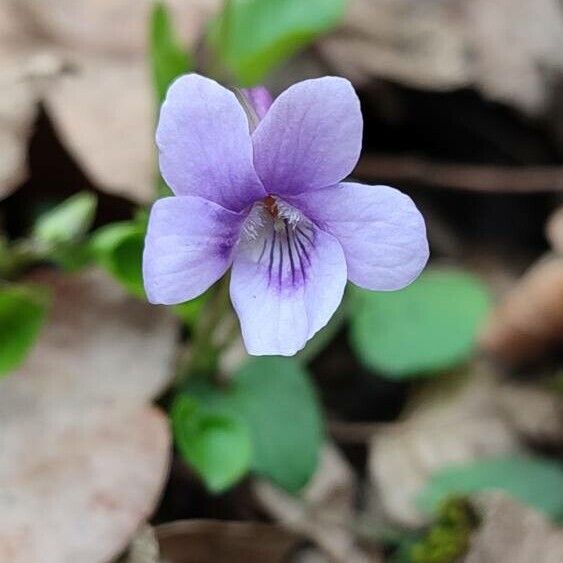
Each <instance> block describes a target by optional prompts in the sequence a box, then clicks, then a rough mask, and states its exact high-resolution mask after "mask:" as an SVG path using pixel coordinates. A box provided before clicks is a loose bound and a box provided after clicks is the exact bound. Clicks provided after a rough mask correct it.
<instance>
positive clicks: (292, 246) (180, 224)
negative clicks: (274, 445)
mask: <svg viewBox="0 0 563 563" xmlns="http://www.w3.org/2000/svg"><path fill="white" fill-rule="evenodd" d="M244 95H245V96H246V100H245V102H246V103H245V104H241V103H240V102H239V100H237V97H236V96H235V94H234V93H233V92H231V91H229V90H227V89H226V88H223V87H222V86H220V85H219V84H217V83H216V82H214V81H213V80H210V79H208V78H204V77H202V76H199V75H197V74H190V75H187V76H183V77H181V78H179V79H178V80H176V82H174V84H173V85H172V86H171V87H170V89H169V91H168V95H167V97H166V101H165V102H164V104H163V106H162V110H161V113H160V122H159V124H158V130H157V134H156V139H157V144H158V147H159V149H160V169H161V172H162V175H163V177H164V179H165V180H166V182H167V183H168V185H169V186H170V188H171V189H172V191H173V192H174V194H175V197H168V198H164V199H161V200H159V201H157V202H156V203H155V204H154V206H153V208H152V211H151V215H150V220H149V226H148V233H147V238H146V245H145V252H144V259H143V262H144V263H143V270H144V272H143V274H144V281H145V288H146V292H147V295H148V298H149V300H150V301H151V302H152V303H157V304H166V305H171V304H176V303H181V302H184V301H188V300H189V299H193V298H194V297H197V296H198V295H200V294H201V293H203V292H204V291H205V290H206V289H207V288H209V287H210V286H211V285H212V284H213V283H214V282H216V281H217V280H218V279H219V278H221V276H223V274H225V272H226V271H227V270H228V269H229V267H231V266H232V273H231V280H230V294H231V300H232V303H233V305H234V308H235V310H236V312H237V314H238V316H239V319H240V323H241V329H242V335H243V338H244V342H245V345H246V348H247V350H248V352H249V353H250V354H254V355H262V354H271V355H284V356H289V355H293V354H295V353H296V352H298V351H299V350H300V349H301V348H303V347H304V346H305V344H306V342H307V341H308V340H309V339H310V338H311V337H312V336H313V335H314V334H315V333H316V332H317V331H318V330H320V329H321V328H322V327H323V326H325V325H326V323H327V322H328V321H329V319H330V317H331V316H332V315H333V313H334V312H335V310H336V309H337V307H338V305H339V304H340V301H341V300H342V296H343V293H344V288H345V286H346V280H347V279H349V280H350V281H351V282H353V283H354V284H356V285H358V286H360V287H363V288H366V289H370V290H379V291H391V290H396V289H400V288H402V287H405V286H406V285H408V284H409V283H411V282H412V281H413V280H414V279H416V277H417V276H418V275H419V274H420V272H421V271H422V269H423V268H424V266H425V264H426V261H427V259H428V243H427V240H426V229H425V224H424V219H423V218H422V215H421V214H420V212H419V211H418V210H417V208H416V207H415V205H414V203H413V202H412V200H411V199H410V198H409V197H408V196H406V195H404V194H402V193H401V192H400V191H398V190H396V189H394V188H390V187H387V186H365V185H361V184H357V183H351V182H350V183H349V182H342V180H343V179H344V178H346V177H347V176H348V175H349V174H350V173H351V172H352V170H353V169H354V167H355V165H356V163H357V161H358V158H359V156H360V151H361V147H362V129H363V121H362V114H361V110H360V102H359V100H358V97H357V95H356V93H355V91H354V89H353V87H352V85H351V84H350V83H349V82H348V81H347V80H345V79H342V78H334V77H325V78H320V79H316V80H306V81H304V82H300V83H298V84H295V85H294V86H292V87H290V88H289V89H288V90H286V91H285V92H284V93H283V94H281V95H280V96H279V97H278V98H277V99H276V100H275V101H273V103H272V100H271V97H270V96H269V93H268V92H267V91H266V90H265V89H261V88H258V89H252V90H250V91H246V92H245V94H244ZM243 105H246V106H248V107H250V108H254V112H252V111H251V112H250V113H253V116H252V119H249V116H248V115H247V113H248V112H245V109H243ZM253 122H254V123H253ZM254 127H255V129H254Z"/></svg>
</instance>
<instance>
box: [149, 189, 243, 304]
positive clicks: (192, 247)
mask: <svg viewBox="0 0 563 563" xmlns="http://www.w3.org/2000/svg"><path fill="white" fill-rule="evenodd" d="M243 220H244V214H239V213H234V212H232V211H229V210H227V209H225V208H223V207H221V206H220V205H217V204H216V203H213V202H211V201H208V200H206V199H203V198H200V197H191V196H185V197H167V198H164V199H160V200H158V201H157V202H156V203H155V204H154V206H153V208H152V210H151V214H150V219H149V226H148V231H147V237H146V239H145V251H144V255H143V278H144V281H145V291H146V292H147V296H148V298H149V301H150V302H151V303H157V304H164V305H173V304H175V303H182V302H183V301H188V300H189V299H193V298H194V297H197V296H198V295H200V294H201V293H203V292H204V291H205V290H206V289H207V288H208V287H210V286H211V285H212V284H213V283H215V282H216V281H217V280H218V279H219V278H220V277H221V276H222V275H223V274H224V273H225V271H226V270H227V268H228V267H229V266H230V264H231V261H232V250H233V246H234V244H235V243H236V241H237V240H238V236H239V232H240V228H241V225H242V222H243Z"/></svg>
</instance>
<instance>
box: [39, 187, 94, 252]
mask: <svg viewBox="0 0 563 563" xmlns="http://www.w3.org/2000/svg"><path fill="white" fill-rule="evenodd" d="M97 203H98V200H97V197H96V196H95V195H94V194H92V193H89V192H80V193H78V194H75V195H73V196H72V197H69V198H68V199H67V200H65V201H63V202H62V203H60V204H59V205H56V206H55V207H53V208H52V209H50V210H49V211H47V212H46V213H44V214H42V215H41V216H40V217H39V219H38V220H37V222H36V223H35V227H34V230H33V235H34V237H35V238H36V239H37V240H39V241H42V242H45V243H48V244H65V243H69V242H73V241H75V240H78V239H80V238H82V237H83V236H84V235H85V234H86V233H87V232H88V230H89V229H90V227H91V226H92V223H93V222H94V217H95V214H96V206H97Z"/></svg>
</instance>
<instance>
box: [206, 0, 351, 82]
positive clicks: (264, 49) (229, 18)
mask: <svg viewBox="0 0 563 563" xmlns="http://www.w3.org/2000/svg"><path fill="white" fill-rule="evenodd" d="M345 4H346V1H345V0H306V1H304V0H230V1H229V2H227V3H226V5H225V9H224V10H223V12H222V13H221V14H220V15H219V17H218V18H217V20H215V22H214V23H213V26H212V28H211V35H210V38H209V40H210V42H211V45H212V46H213V48H214V50H215V52H216V53H217V54H218V55H219V56H220V58H221V60H222V62H223V63H224V64H225V66H226V67H227V69H228V70H229V71H230V72H231V73H232V74H233V75H234V77H235V78H236V80H237V81H238V82H239V84H240V85H242V86H253V85H255V84H257V83H259V82H261V81H262V80H263V79H264V77H265V76H266V75H267V74H268V73H269V72H271V71H272V69H273V68H274V67H276V66H277V65H278V64H280V63H281V62H283V61H284V60H285V59H287V58H288V57H290V56H291V55H293V54H294V53H296V52H297V51H298V50H299V49H301V48H303V47H305V46H306V45H308V44H309V43H311V42H312V41H313V40H314V39H316V37H318V36H319V35H320V34H321V33H323V32H326V31H328V30H330V29H331V28H332V27H334V26H335V25H336V24H337V23H338V22H339V21H340V19H341V18H342V16H343V14H344V7H345Z"/></svg>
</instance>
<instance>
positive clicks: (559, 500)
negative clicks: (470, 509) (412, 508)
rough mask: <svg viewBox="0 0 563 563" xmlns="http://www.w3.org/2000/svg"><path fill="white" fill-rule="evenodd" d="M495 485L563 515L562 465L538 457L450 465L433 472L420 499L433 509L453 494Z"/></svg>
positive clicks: (556, 515)
mask: <svg viewBox="0 0 563 563" xmlns="http://www.w3.org/2000/svg"><path fill="white" fill-rule="evenodd" d="M493 489H497V490H502V491H505V492H507V493H508V494H510V495H512V496H513V497H515V498H516V499H518V500H520V501H521V502H523V503H525V504H529V505H530V506H533V507H534V508H536V509H537V510H540V511H542V512H545V513H546V514H548V515H549V516H551V517H552V518H554V519H556V520H559V519H562V518H563V467H562V466H561V465H559V464H558V463H555V462H553V461H550V460H547V459H543V458H538V457H528V456H512V457H501V458H493V459H484V460H478V461H475V462H472V463H469V464H464V465H456V466H451V467H447V468H445V469H443V470H441V471H438V472H437V473H435V474H434V475H433V476H432V478H431V479H430V481H429V483H428V484H427V486H426V487H425V488H424V490H423V491H422V493H421V494H420V495H419V497H418V499H417V503H418V504H419V506H420V508H421V509H423V510H425V511H428V512H430V511H432V510H434V509H435V508H436V507H437V506H438V505H439V504H440V502H442V501H443V500H444V499H445V498H446V497H448V496H450V495H460V494H465V495H467V494H471V493H476V492H480V491H487V490H493Z"/></svg>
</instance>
